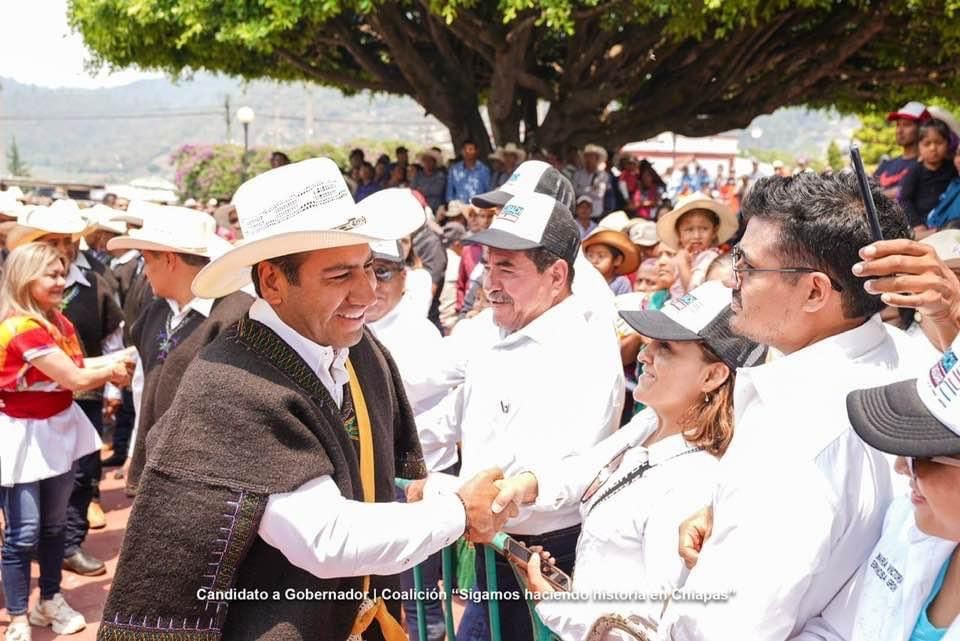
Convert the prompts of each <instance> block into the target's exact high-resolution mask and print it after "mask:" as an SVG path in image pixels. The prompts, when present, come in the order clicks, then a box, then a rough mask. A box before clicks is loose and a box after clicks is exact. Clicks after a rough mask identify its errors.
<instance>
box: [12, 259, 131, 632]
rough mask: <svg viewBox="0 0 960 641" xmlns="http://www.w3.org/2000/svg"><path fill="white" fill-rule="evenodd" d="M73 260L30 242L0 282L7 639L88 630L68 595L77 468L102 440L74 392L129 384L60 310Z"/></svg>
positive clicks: (121, 370) (118, 365)
mask: <svg viewBox="0 0 960 641" xmlns="http://www.w3.org/2000/svg"><path fill="white" fill-rule="evenodd" d="M65 272H66V269H65V266H64V262H63V259H62V258H61V256H60V254H59V253H58V252H57V250H56V249H54V248H52V247H50V246H48V245H46V244H42V243H27V244H25V245H22V246H20V247H18V248H17V249H15V250H13V251H12V252H11V253H10V256H9V258H8V259H7V262H6V264H5V267H4V274H3V281H2V283H0V319H2V321H0V354H2V361H0V400H2V401H3V406H2V407H0V496H2V507H3V511H4V514H5V518H6V525H5V529H4V542H3V551H2V554H0V556H2V558H3V562H2V575H3V591H4V596H5V600H6V606H7V611H8V612H9V613H10V617H11V619H12V621H11V623H10V626H9V627H8V628H7V631H6V633H5V635H4V639H5V641H29V639H30V624H31V623H32V624H33V625H41V626H47V625H52V626H53V631H54V632H55V633H57V634H72V633H74V632H77V631H79V630H81V629H83V627H84V626H85V625H86V621H85V620H84V618H83V616H82V615H81V614H80V613H78V612H76V611H75V610H73V608H71V607H70V606H69V605H68V604H67V602H66V601H65V600H64V598H63V596H62V595H61V594H60V569H61V565H62V564H63V554H64V546H63V540H64V529H65V524H66V515H67V501H68V499H69V498H70V492H71V491H72V490H73V471H72V470H73V466H74V462H75V461H76V460H77V459H79V458H80V457H81V456H84V455H86V454H90V453H91V452H96V451H98V450H99V449H100V438H99V437H98V436H97V432H96V431H95V430H94V428H93V425H91V424H90V421H89V420H88V419H87V417H86V415H85V414H84V413H83V411H82V410H81V409H80V407H79V406H78V405H77V404H76V403H75V402H74V401H73V392H75V391H83V390H88V389H95V388H99V387H102V386H103V385H104V384H105V383H107V382H112V383H115V384H117V385H125V384H127V383H129V376H128V375H127V368H126V366H125V364H124V363H122V362H119V361H116V360H110V361H107V360H104V359H102V358H101V359H88V360H86V361H85V360H84V358H83V352H82V350H81V348H80V343H79V340H78V338H77V333H76V331H75V329H74V327H73V324H72V323H71V322H70V321H69V320H67V318H66V316H64V315H63V314H62V313H61V312H60V305H61V303H62V299H63V291H64V282H65V281H64V274H65ZM34 548H36V549H37V557H38V559H39V562H40V603H39V604H38V605H37V606H35V607H34V609H33V610H32V611H31V612H30V614H29V616H28V615H27V598H28V596H29V594H30V561H31V553H32V550H33V549H34Z"/></svg>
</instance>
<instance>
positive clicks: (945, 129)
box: [918, 118, 950, 143]
mask: <svg viewBox="0 0 960 641" xmlns="http://www.w3.org/2000/svg"><path fill="white" fill-rule="evenodd" d="M929 131H936V132H937V133H938V134H940V137H941V138H943V139H944V140H946V141H947V142H948V143H949V142H950V127H949V126H948V125H947V123H945V122H944V121H942V120H940V119H939V118H931V119H930V120H928V121H926V122H924V123H922V124H921V125H920V135H919V138H918V139H919V140H923V137H924V136H925V135H927V132H929Z"/></svg>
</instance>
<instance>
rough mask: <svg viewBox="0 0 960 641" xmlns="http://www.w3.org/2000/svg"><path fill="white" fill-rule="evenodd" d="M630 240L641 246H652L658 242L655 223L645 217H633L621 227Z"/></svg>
mask: <svg viewBox="0 0 960 641" xmlns="http://www.w3.org/2000/svg"><path fill="white" fill-rule="evenodd" d="M623 231H624V233H626V234H627V236H629V237H630V242H631V243H633V244H634V245H640V246H641V247H653V246H654V245H656V244H657V243H659V242H660V238H659V237H658V236H657V224H656V223H655V222H653V221H652V220H646V219H645V218H634V219H633V220H631V221H630V222H629V223H627V225H626V226H625V227H624V228H623Z"/></svg>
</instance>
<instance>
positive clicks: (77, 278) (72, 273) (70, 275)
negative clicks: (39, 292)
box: [64, 263, 90, 287]
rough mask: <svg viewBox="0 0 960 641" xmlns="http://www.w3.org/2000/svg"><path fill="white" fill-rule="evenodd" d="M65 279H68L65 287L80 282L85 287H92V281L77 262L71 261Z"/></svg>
mask: <svg viewBox="0 0 960 641" xmlns="http://www.w3.org/2000/svg"><path fill="white" fill-rule="evenodd" d="M64 280H66V284H65V285H64V286H65V287H70V286H71V285H73V284H74V283H80V284H81V285H83V286H84V287H90V281H89V280H87V277H86V275H85V274H84V273H83V272H82V271H80V268H79V267H77V264H76V263H70V269H68V270H67V277H66V278H65V279H64Z"/></svg>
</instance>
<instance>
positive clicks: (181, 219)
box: [107, 206, 230, 258]
mask: <svg viewBox="0 0 960 641" xmlns="http://www.w3.org/2000/svg"><path fill="white" fill-rule="evenodd" d="M229 248H230V243H228V242H227V241H226V240H224V239H222V238H220V237H219V236H217V221H215V220H214V219H213V217H212V216H210V215H209V214H207V213H205V212H202V211H197V210H196V209H190V208H188V207H172V206H170V207H160V208H159V209H158V211H157V212H156V215H150V216H148V217H147V218H145V219H144V221H143V227H141V228H140V229H131V230H130V231H129V232H128V233H127V235H125V236H117V237H116V238H111V239H110V240H109V241H108V242H107V249H108V250H110V251H113V250H115V249H139V250H141V251H144V250H146V251H156V252H173V253H175V254H192V255H194V256H206V257H207V258H213V257H214V256H219V255H221V254H223V253H224V252H225V251H227V250H228V249H229Z"/></svg>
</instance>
